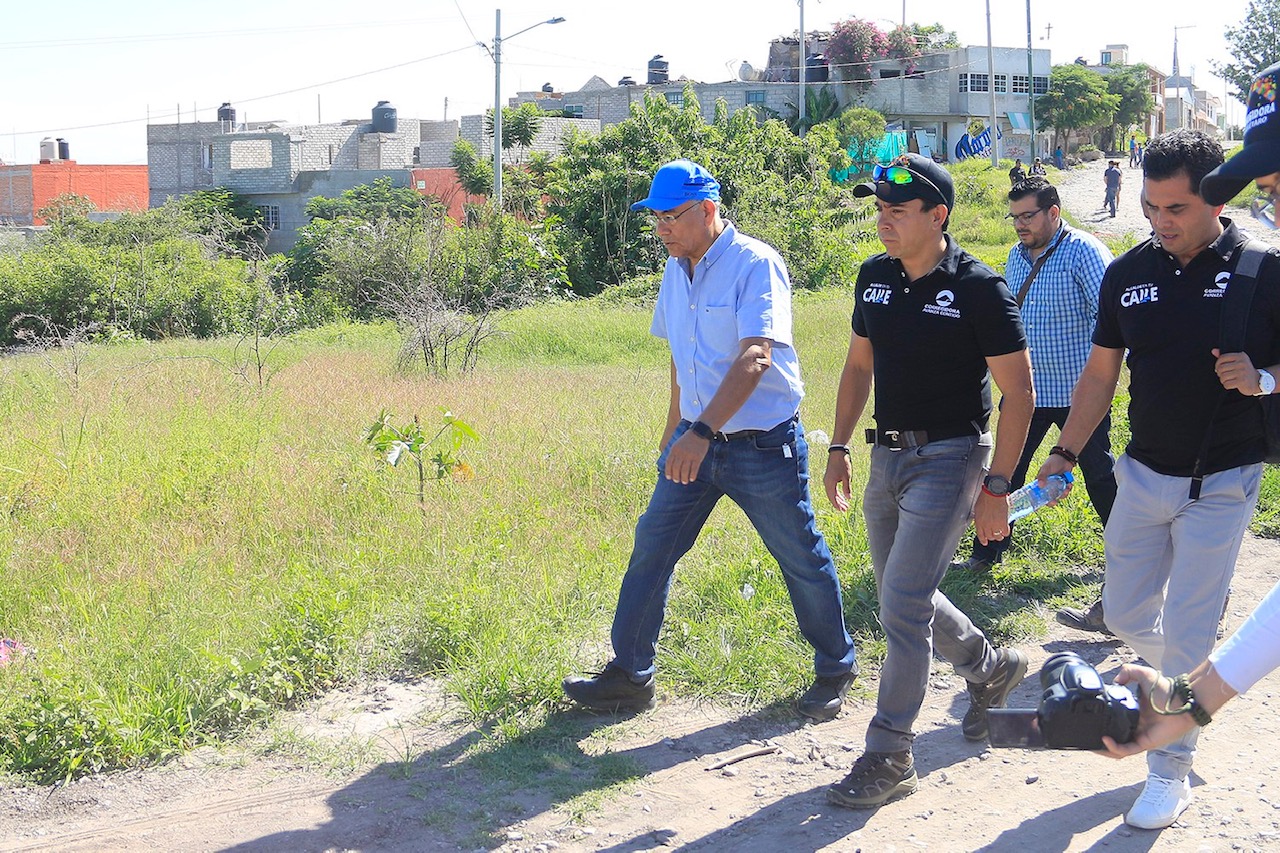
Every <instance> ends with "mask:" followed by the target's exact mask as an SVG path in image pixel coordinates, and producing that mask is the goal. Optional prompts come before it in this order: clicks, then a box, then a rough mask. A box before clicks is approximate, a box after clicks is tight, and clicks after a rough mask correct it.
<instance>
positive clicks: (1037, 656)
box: [0, 164, 1280, 853]
mask: <svg viewBox="0 0 1280 853" xmlns="http://www.w3.org/2000/svg"><path fill="white" fill-rule="evenodd" d="M1102 168H1105V166H1099V165H1098V164H1091V165H1090V166H1089V167H1084V168H1081V169H1078V170H1074V171H1072V172H1071V173H1069V174H1068V175H1066V176H1063V179H1062V180H1061V182H1060V187H1061V190H1062V194H1063V198H1064V204H1065V205H1066V207H1067V208H1068V209H1069V210H1071V211H1072V212H1073V213H1074V214H1075V215H1076V217H1077V220H1078V221H1079V222H1080V224H1081V225H1082V226H1084V227H1090V228H1094V227H1096V228H1097V230H1099V231H1103V230H1107V229H1110V228H1114V227H1134V228H1137V229H1139V230H1140V232H1141V233H1145V220H1142V219H1141V214H1140V213H1139V212H1138V211H1137V192H1138V184H1139V179H1138V172H1137V170H1133V171H1131V172H1129V173H1128V174H1127V180H1126V185H1125V187H1124V190H1123V192H1124V197H1123V199H1122V202H1121V207H1120V215H1119V216H1117V218H1116V219H1115V220H1111V219H1110V217H1106V215H1105V213H1102V212H1101V211H1100V210H1099V209H1098V205H1100V203H1101V196H1102V192H1101V186H1102V178H1101V172H1102ZM1095 173H1096V174H1095ZM1246 216H1247V215H1246ZM1135 217H1136V219H1135ZM1104 218H1105V220H1106V221H1103V220H1104ZM1257 230H1261V229H1256V230H1255V233H1256V231H1257ZM1277 580H1280V543H1278V542H1274V541H1267V540H1259V539H1254V538H1249V539H1248V540H1247V541H1246V542H1245V546H1244V549H1243V550H1242V552H1241V557H1240V562H1239V564H1238V567H1237V572H1236V581H1235V584H1234V592H1233V595H1232V600H1231V609H1230V612H1229V613H1228V616H1227V627H1228V629H1232V628H1234V627H1235V626H1236V625H1238V624H1239V623H1240V621H1241V620H1242V619H1243V617H1244V616H1245V615H1247V614H1248V612H1249V610H1251V609H1252V607H1253V606H1254V605H1255V604H1256V603H1257V602H1258V601H1259V600H1260V599H1261V598H1262V596H1263V595H1265V594H1266V592H1267V591H1268V590H1269V589H1270V588H1271V587H1272V586H1273V585H1274V584H1275V583H1276V582H1277ZM1046 620H1047V624H1048V626H1049V632H1048V634H1047V636H1045V637H1044V638H1043V641H1042V642H1041V643H1040V644H1039V645H1032V646H1030V647H1027V649H1026V650H1027V651H1028V652H1029V653H1030V654H1031V656H1032V667H1033V671H1037V670H1038V668H1039V666H1040V664H1041V663H1042V662H1043V661H1044V659H1045V658H1046V657H1048V655H1050V654H1052V653H1054V652H1056V651H1060V650H1064V649H1072V650H1075V651H1077V652H1079V653H1080V654H1082V655H1083V656H1085V658H1086V659H1088V660H1090V661H1091V662H1093V663H1095V664H1096V665H1097V666H1098V667H1099V669H1100V670H1101V671H1102V672H1103V674H1104V676H1106V677H1108V678H1109V677H1110V676H1111V674H1113V673H1114V671H1115V669H1116V668H1117V667H1118V666H1119V665H1120V664H1121V663H1123V662H1126V661H1129V660H1131V659H1132V658H1133V653H1132V651H1131V650H1130V649H1129V648H1128V647H1126V646H1124V645H1122V644H1120V643H1119V642H1117V641H1114V640H1107V639H1106V638H1102V637H1098V636H1096V635H1085V634H1079V633H1076V632H1072V631H1070V630H1068V629H1066V628H1062V627H1061V626H1058V625H1057V624H1056V623H1054V622H1053V621H1052V619H1051V618H1050V617H1049V614H1047V613H1046ZM861 686H862V687H863V688H864V689H866V688H868V687H869V688H870V689H868V690H867V694H866V695H874V680H873V679H872V678H870V677H866V678H864V679H862V681H861ZM1038 692H1039V691H1038V683H1037V681H1036V680H1035V678H1034V677H1033V678H1029V679H1028V680H1026V681H1024V682H1023V684H1022V685H1021V686H1020V687H1019V688H1018V690H1017V691H1016V692H1015V694H1014V696H1013V698H1012V701H1011V704H1012V705H1014V706H1018V707H1032V706H1034V704H1035V702H1036V700H1037V698H1038ZM1278 695H1280V675H1272V676H1270V677H1268V678H1267V679H1265V680H1263V681H1262V682H1261V683H1260V684H1259V685H1258V686H1257V687H1255V688H1254V690H1253V691H1251V692H1250V694H1249V695H1248V696H1247V697H1244V698H1242V699H1240V700H1237V701H1236V702H1235V703H1233V704H1232V705H1231V706H1229V707H1228V709H1227V710H1226V711H1225V712H1224V713H1222V714H1220V715H1219V717H1218V718H1216V719H1215V721H1214V723H1213V725H1212V726H1211V727H1210V728H1209V729H1208V730H1207V732H1206V735H1205V737H1204V738H1203V739H1202V740H1201V749H1200V753H1199V755H1198V757H1197V759H1196V771H1195V774H1194V775H1193V777H1192V780H1193V786H1194V790H1195V797H1196V799H1195V801H1194V802H1193V803H1192V805H1191V807H1190V808H1189V809H1188V810H1187V812H1186V813H1185V814H1184V815H1183V817H1182V819H1181V820H1180V821H1179V822H1178V823H1177V824H1175V825H1174V826H1173V827H1170V828H1169V829H1166V830H1163V831H1160V832H1154V831H1152V832H1148V831H1141V830H1134V829H1130V828H1128V827H1127V826H1125V824H1124V822H1123V817H1122V816H1123V813H1124V811H1125V810H1126V809H1127V808H1128V806H1129V805H1130V804H1131V803H1132V801H1133V799H1134V797H1136V796H1137V793H1138V791H1139V790H1140V787H1141V785H1142V782H1143V780H1144V779H1145V774H1146V765H1145V762H1143V761H1142V760H1141V759H1134V760H1130V761H1126V762H1113V761H1110V760H1108V759H1105V758H1101V757H1099V756H1095V755H1090V754H1081V753H1071V752H1047V751H1040V752H1036V751H1015V750H997V751H992V750H990V749H987V748H984V747H983V746H981V745H975V744H971V743H968V742H967V741H965V740H964V739H963V738H962V737H961V735H960V732H959V719H960V716H961V715H962V714H963V713H964V710H965V708H966V701H965V694H964V689H963V683H962V681H961V680H960V679H959V678H958V677H956V676H955V675H953V674H952V673H951V671H950V668H949V667H946V666H945V665H942V664H941V663H939V664H937V665H936V666H935V671H934V675H933V677H932V680H931V686H930V690H929V692H928V694H927V696H926V701H925V705H924V707H923V709H922V713H921V717H920V720H919V723H918V726H917V728H918V731H919V732H920V734H919V737H918V740H917V746H916V760H917V766H918V769H919V772H920V776H921V786H920V790H919V792H918V793H917V794H915V795H914V796H911V797H907V798H905V799H902V800H899V801H897V802H894V803H890V804H888V805H886V806H884V807H882V808H880V809H879V810H875V811H867V812H861V811H848V810H843V809H839V808H835V807H833V806H829V805H828V804H827V803H826V801H825V798H824V789H825V787H826V786H827V785H829V784H830V783H831V782H833V781H836V780H837V779H839V778H840V777H841V776H842V775H843V774H844V773H845V772H846V771H847V769H848V766H849V764H850V763H851V762H852V760H853V758H854V757H856V755H857V753H858V752H859V751H860V749H861V743H862V736H863V733H864V731H865V728H866V725H867V722H868V721H869V719H870V717H871V715H872V713H873V710H874V707H873V704H872V703H868V702H866V701H863V702H856V703H851V707H849V708H848V709H847V710H846V711H845V712H844V713H843V714H842V715H841V716H840V717H839V718H838V719H836V720H834V721H832V722H829V723H824V724H820V725H813V724H804V723H801V722H799V721H798V720H797V719H796V718H795V716H794V714H792V713H790V712H789V711H788V710H786V709H771V710H768V711H765V712H759V713H755V714H751V715H747V714H744V713H742V712H739V711H737V710H735V709H732V708H724V707H719V706H711V705H696V704H690V703H687V702H674V701H667V702H664V703H663V704H662V705H660V706H659V708H658V709H657V710H656V711H654V712H652V713H649V714H645V715H642V716H640V717H638V718H635V719H631V720H623V721H617V720H614V719H612V718H608V717H592V716H588V715H582V714H575V713H568V714H565V715H563V716H561V717H560V718H558V720H557V725H556V726H555V727H554V728H551V729H548V730H545V731H540V732H533V733H531V734H530V735H528V736H526V737H525V738H522V739H521V742H520V743H518V744H516V745H513V746H511V747H504V748H501V749H499V750H498V751H497V753H496V754H489V755H487V756H485V755H480V754H477V752H476V751H475V750H474V747H475V745H476V744H477V742H479V740H480V736H479V734H478V733H477V732H476V731H475V729H474V728H473V727H471V726H469V725H467V724H466V723H465V722H463V716H462V712H461V708H460V705H459V702H458V701H457V699H456V698H455V697H451V696H449V695H447V694H445V693H444V692H443V690H442V689H441V688H440V686H439V685H438V684H436V683H434V682H425V683H420V684H414V685H405V684H397V683H380V684H376V685H367V686H364V687H361V688H358V689H351V690H344V691H338V692H336V693H334V694H331V695H329V696H326V697H324V698H323V699H322V700H320V701H318V702H316V703H315V704H314V705H312V706H311V707H309V708H307V709H306V710H305V711H302V712H299V713H295V714H290V715H287V716H286V718H285V719H283V720H281V721H280V723H279V724H278V725H276V726H274V727H273V729H272V731H271V733H270V734H269V736H268V738H269V739H270V741H271V742H272V743H273V744H275V745H276V747H277V749H276V750H275V751H274V752H273V753H272V756H271V757H265V758H264V757H262V753H263V750H262V749H255V750H241V749H233V748H228V749H226V750H223V751H217V750H213V749H210V748H205V749H201V750H197V751H196V752H194V753H192V754H190V755H187V756H184V757H183V758H181V759H179V760H176V761H174V762H171V763H170V764H168V765H166V766H164V767H159V768H154V769H151V770H146V771H137V772H126V773H118V774H110V775H104V776H98V777H91V778H87V779H83V780H80V781H78V782H75V783H74V784H71V785H67V786H64V787H56V788H18V789H9V790H3V789H0V850H4V851H35V850H41V851H44V850H58V851H98V850H112V851H115V850H164V851H168V850H183V851H205V850H235V851H344V850H367V851H419V850H421V851H431V850H450V851H453V850H485V849H491V848H493V847H495V846H497V847H499V848H500V849H501V850H503V851H506V853H517V852H518V851H520V852H521V853H532V851H538V853H541V851H547V850H564V851H580V850H581V851H588V850H591V851H601V850H602V851H610V853H624V851H625V852H626V853H630V852H631V851H642V850H651V849H662V848H678V849H693V850H708V851H712V850H715V851H719V850H732V851H759V853H772V851H816V850H835V851H855V850H866V851H885V850H889V851H904V850H928V851H968V850H994V851H1004V850H1012V851H1028V853H1041V851H1068V850H1071V851H1075V850H1093V849H1106V850H1114V851H1121V853H1138V851H1150V850H1153V849H1159V850H1194V851H1218V850H1222V851H1226V850H1245V851H1250V850H1259V851H1260V850H1277V849H1280V702H1278V701H1277V696H1278ZM542 743H545V744H546V747H547V748H546V749H545V750H542V749H540V748H539V747H540V744H542ZM761 746H768V747H776V751H771V752H765V753H764V754H760V755H756V756H754V757H751V758H748V759H746V760H743V761H741V762H738V763H736V764H732V765H730V766H729V767H726V768H724V769H722V770H708V769H707V768H708V767H710V766H711V765H713V764H715V763H717V762H720V761H723V760H725V759H726V758H730V757H734V756H738V755H741V754H743V753H744V752H748V751H752V750H753V749H755V748H757V747H761ZM286 752H288V753H291V754H294V755H309V756H310V760H307V761H303V760H301V759H293V760H290V759H288V758H285V757H280V756H281V755H282V754H284V753H286ZM566 756H567V758H566ZM535 758H540V759H541V761H543V762H544V763H545V764H546V765H547V768H545V769H544V772H542V773H541V775H536V774H535V771H534V770H533V769H531V766H530V765H531V762H532V761H533V760H534V759H535ZM618 759H626V761H625V762H620V761H619V760H618ZM566 761H567V764H566ZM334 766H342V767H345V768H347V769H346V771H345V772H339V771H334V770H332V769H331V768H333V767H334ZM637 767H638V768H640V769H641V772H640V773H639V774H638V775H636V776H634V778H631V779H630V781H627V782H625V783H624V784H623V785H621V786H618V787H610V783H611V780H613V779H615V778H618V777H619V776H620V775H621V776H627V775H629V774H631V773H634V771H635V768H637ZM327 768H329V769H327ZM521 778H536V779H538V780H539V782H538V783H537V786H536V787H534V788H529V787H527V786H526V787H520V786H519V785H518V784H517V782H515V781H513V780H516V779H521Z"/></svg>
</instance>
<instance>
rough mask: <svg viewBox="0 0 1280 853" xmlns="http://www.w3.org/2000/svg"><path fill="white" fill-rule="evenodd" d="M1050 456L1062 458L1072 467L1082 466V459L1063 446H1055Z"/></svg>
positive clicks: (1050, 451)
mask: <svg viewBox="0 0 1280 853" xmlns="http://www.w3.org/2000/svg"><path fill="white" fill-rule="evenodd" d="M1049 455H1050V456H1061V457H1062V458H1063V459H1065V460H1067V461H1068V462H1070V463H1071V464H1072V465H1079V464H1080V459H1079V457H1077V456H1076V455H1075V454H1074V453H1072V452H1071V451H1070V450H1067V449H1066V448H1065V447H1063V446H1062V445H1061V444H1055V445H1054V446H1053V447H1051V448H1050V449H1049Z"/></svg>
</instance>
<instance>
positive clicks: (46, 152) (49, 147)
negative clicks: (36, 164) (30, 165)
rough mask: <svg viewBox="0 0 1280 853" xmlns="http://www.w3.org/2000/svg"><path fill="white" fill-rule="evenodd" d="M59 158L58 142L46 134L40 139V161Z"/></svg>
mask: <svg viewBox="0 0 1280 853" xmlns="http://www.w3.org/2000/svg"><path fill="white" fill-rule="evenodd" d="M57 159H58V143H57V142H54V141H53V138H52V137H49V136H46V137H45V138H44V139H41V140H40V162H42V163H44V162H50V161H53V160H57Z"/></svg>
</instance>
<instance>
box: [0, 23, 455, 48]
mask: <svg viewBox="0 0 1280 853" xmlns="http://www.w3.org/2000/svg"><path fill="white" fill-rule="evenodd" d="M441 21H442V19H440V18H409V19H406V20H399V21H355V22H351V23H329V24H307V25H292V26H288V27H256V28H251V29H242V30H202V31H200V32H183V33H130V34H127V35H114V36H73V37H66V38H56V39H43V40H30V41H9V42H0V48H2V49H6V50H26V49H35V48H50V47H86V46H92V45H100V44H101V45H109V44H135V43H139V42H157V41H186V40H192V39H208V38H225V37H226V36H249V35H280V34H292V33H302V32H320V31H325V30H343V31H347V30H354V29H377V28H382V27H397V28H399V27H403V26H406V25H410V24H435V23H440V22H441Z"/></svg>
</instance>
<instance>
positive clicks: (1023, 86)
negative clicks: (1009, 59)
mask: <svg viewBox="0 0 1280 853" xmlns="http://www.w3.org/2000/svg"><path fill="white" fill-rule="evenodd" d="M1030 91H1031V82H1030V78H1028V77H1027V75H1025V74H1015V75H1013V94H1015V95H1025V94H1027V93H1029V92H1030Z"/></svg>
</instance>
